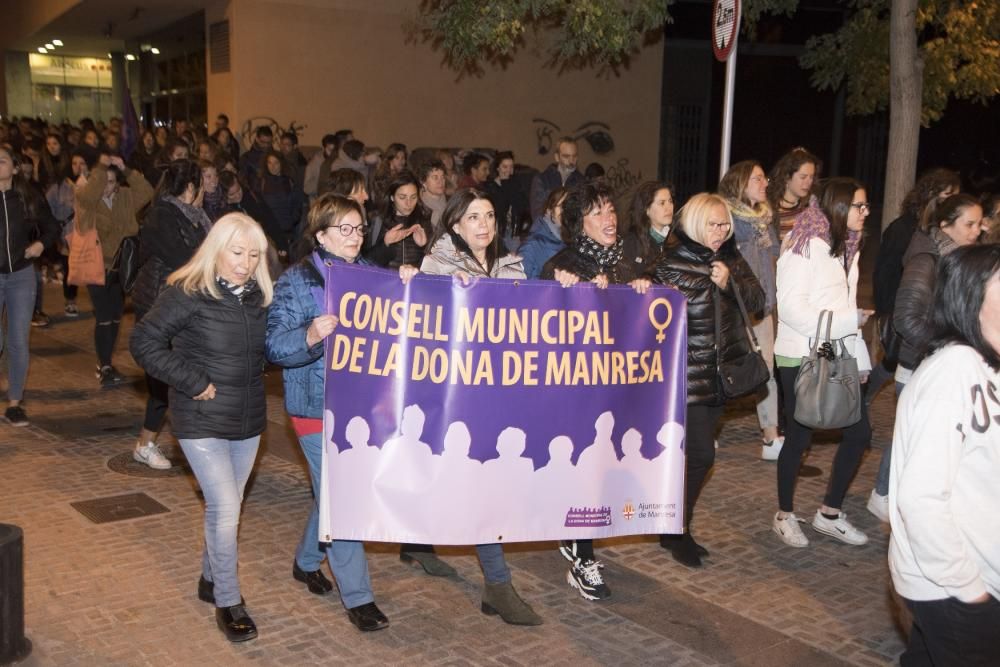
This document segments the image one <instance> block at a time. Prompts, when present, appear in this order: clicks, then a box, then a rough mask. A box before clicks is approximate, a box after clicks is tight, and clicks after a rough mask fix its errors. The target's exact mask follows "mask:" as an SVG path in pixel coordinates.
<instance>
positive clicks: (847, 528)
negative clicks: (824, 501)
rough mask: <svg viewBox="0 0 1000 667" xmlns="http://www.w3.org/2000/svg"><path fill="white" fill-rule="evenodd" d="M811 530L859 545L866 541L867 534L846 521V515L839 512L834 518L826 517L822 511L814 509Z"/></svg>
mask: <svg viewBox="0 0 1000 667" xmlns="http://www.w3.org/2000/svg"><path fill="white" fill-rule="evenodd" d="M812 526H813V530H815V531H816V532H817V533H823V534H824V535H829V536H830V537H835V538H837V539H838V540H840V541H841V542H846V543H847V544H853V545H854V546H861V545H862V544H867V543H868V536H867V535H865V534H864V533H862V532H861V531H860V530H858V529H857V528H855V527H854V526H852V525H851V524H850V522H848V520H847V515H846V514H844V513H843V512H841V513H840V514H838V515H837V518H836V519H827V518H826V517H825V516H823V514H822V512H820V511H819V510H816V516H814V517H813V520H812Z"/></svg>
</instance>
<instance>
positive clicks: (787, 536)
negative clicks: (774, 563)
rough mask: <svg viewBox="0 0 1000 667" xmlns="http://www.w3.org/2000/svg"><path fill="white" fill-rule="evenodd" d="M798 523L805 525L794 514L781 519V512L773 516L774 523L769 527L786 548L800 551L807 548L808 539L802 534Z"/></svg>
mask: <svg viewBox="0 0 1000 667" xmlns="http://www.w3.org/2000/svg"><path fill="white" fill-rule="evenodd" d="M800 523H805V521H804V520H803V519H800V518H799V517H797V516H795V514H788V515H786V516H785V517H784V518H781V512H778V513H777V514H775V515H774V523H773V524H772V525H771V530H773V531H774V532H775V533H776V534H777V535H778V537H780V538H781V541H782V542H784V543H785V544H787V545H788V546H790V547H796V548H799V549H801V548H802V547H807V546H809V538H808V537H806V536H805V533H803V532H802V529H801V528H800V527H799V524H800Z"/></svg>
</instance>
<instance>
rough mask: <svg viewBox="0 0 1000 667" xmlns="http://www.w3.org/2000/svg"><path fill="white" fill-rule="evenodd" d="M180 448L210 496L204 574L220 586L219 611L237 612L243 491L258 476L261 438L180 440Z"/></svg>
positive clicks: (202, 568)
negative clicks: (255, 469) (255, 471)
mask: <svg viewBox="0 0 1000 667" xmlns="http://www.w3.org/2000/svg"><path fill="white" fill-rule="evenodd" d="M180 444H181V449H183V450H184V456H186V457H187V460H188V463H189V464H190V465H191V470H193V471H194V476H195V478H196V479H197V480H198V484H199V485H200V486H201V491H202V493H203V494H204V496H205V551H204V553H203V554H202V558H201V574H202V576H203V577H205V579H207V580H208V581H213V582H215V606H217V607H232V606H233V605H237V604H239V603H240V599H241V598H242V596H241V594H240V582H239V579H238V578H237V575H236V565H237V544H236V538H237V535H238V533H239V528H240V508H241V507H242V505H243V489H244V487H246V485H247V480H248V479H249V478H250V473H251V472H252V471H253V464H254V461H255V460H256V458H257V446H258V445H259V444H260V436H259V435H256V436H254V437H252V438H247V439H246V440H223V439H222V438H199V439H197V440H186V439H181V440H180Z"/></svg>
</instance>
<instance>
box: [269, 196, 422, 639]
mask: <svg viewBox="0 0 1000 667" xmlns="http://www.w3.org/2000/svg"><path fill="white" fill-rule="evenodd" d="M366 231H367V230H366V225H365V214H364V209H362V208H361V205H360V204H358V203H357V202H356V201H354V200H352V199H348V198H347V197H343V196H340V195H336V194H333V193H329V192H328V193H326V194H323V195H320V196H319V197H318V198H317V199H316V201H314V202H313V204H312V206H311V207H310V209H309V215H308V224H307V226H306V232H305V236H306V238H307V239H308V240H309V242H310V244H311V245H312V251H311V252H310V253H309V254H308V255H307V256H305V257H304V258H303V259H301V260H300V261H299V262H298V263H296V264H294V265H292V266H291V267H290V268H289V269H288V270H287V271H285V272H284V273H283V274H282V275H281V278H279V279H278V282H277V284H276V285H275V288H274V301H273V303H272V304H271V309H270V311H269V313H268V317H267V340H266V346H265V347H266V354H267V360H268V361H269V362H271V363H273V364H276V365H278V366H281V367H282V368H283V369H284V370H283V371H282V375H283V376H284V383H285V409H286V410H287V411H288V414H289V416H290V417H291V420H292V426H293V428H294V429H295V434H296V435H297V436H298V440H299V446H300V447H302V453H303V454H304V455H305V458H306V463H307V464H308V465H309V477H310V480H311V482H312V488H313V495H314V497H315V500H314V501H313V505H312V510H311V511H310V513H309V517H308V519H307V520H306V525H305V531H304V532H303V534H302V540H301V541H300V543H299V546H298V549H296V552H295V559H294V561H293V562H292V577H293V578H294V579H295V580H296V581H300V582H302V583H303V584H305V585H306V587H307V588H308V589H309V592H310V593H313V594H315V595H325V594H327V593H329V592H330V591H332V590H333V584H332V583H331V582H330V580H329V579H327V578H326V577H325V576H323V573H322V572H321V571H320V565H321V564H322V562H323V558H324V556H325V557H326V558H327V560H328V562H329V565H330V570H331V572H332V573H333V576H334V578H335V579H336V580H337V586H338V588H339V590H340V599H341V601H342V602H343V604H344V607H345V608H346V609H347V617H348V619H349V620H350V621H351V623H353V624H354V625H355V626H356V627H357V628H358V629H359V630H361V631H363V632H370V631H372V630H381V629H382V628H385V627H387V626H388V625H389V619H388V618H386V616H385V615H384V614H383V613H382V612H381V611H380V610H379V608H378V607H377V606H376V605H375V597H374V595H373V593H372V588H371V580H370V579H369V577H368V561H367V560H366V558H365V551H364V545H363V544H362V543H361V542H356V541H348V540H334V541H332V542H330V543H328V544H325V545H320V543H319V495H320V477H321V474H322V472H321V470H322V462H323V408H324V391H323V388H324V375H325V371H324V367H323V341H324V340H326V338H327V336H329V335H330V334H332V333H333V332H334V330H335V329H336V328H337V317H336V316H335V315H332V314H325V313H324V304H323V303H320V301H319V299H320V297H319V295H321V294H323V290H324V288H325V280H324V277H323V274H324V268H325V267H326V266H329V265H332V264H334V263H336V262H346V263H348V264H354V263H357V264H369V262H368V261H367V260H365V259H364V258H363V257H361V247H362V245H363V244H364V239H365V232H366ZM415 273H416V269H415V268H414V267H412V266H407V267H402V268H400V277H401V278H402V280H403V282H404V283H405V282H407V281H409V279H410V277H412V276H413V275H414V274H415Z"/></svg>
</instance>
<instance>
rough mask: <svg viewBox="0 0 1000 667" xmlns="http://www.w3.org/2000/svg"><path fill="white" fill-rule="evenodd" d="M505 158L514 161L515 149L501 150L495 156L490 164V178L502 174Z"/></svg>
mask: <svg viewBox="0 0 1000 667" xmlns="http://www.w3.org/2000/svg"><path fill="white" fill-rule="evenodd" d="M504 160H510V161H511V163H513V162H514V152H513V151H500V152H499V153H497V154H496V155H494V156H493V163H492V164H491V165H490V178H498V177H499V175H500V163H501V162H503V161H504ZM442 166H444V163H442Z"/></svg>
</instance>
